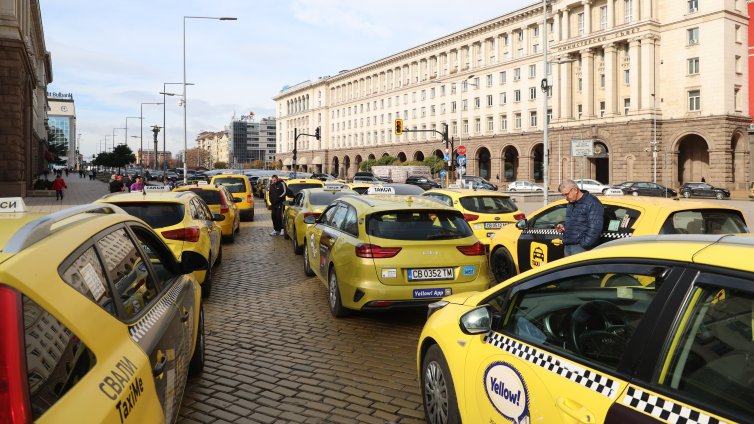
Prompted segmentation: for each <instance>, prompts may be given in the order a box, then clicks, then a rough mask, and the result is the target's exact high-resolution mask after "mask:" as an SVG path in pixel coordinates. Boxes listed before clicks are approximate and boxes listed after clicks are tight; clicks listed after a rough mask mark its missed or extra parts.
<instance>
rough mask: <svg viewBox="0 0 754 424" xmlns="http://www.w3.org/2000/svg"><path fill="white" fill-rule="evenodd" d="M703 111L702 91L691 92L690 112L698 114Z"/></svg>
mask: <svg viewBox="0 0 754 424" xmlns="http://www.w3.org/2000/svg"><path fill="white" fill-rule="evenodd" d="M701 109H702V94H701V91H700V90H690V91H689V112H698V111H700V110H701Z"/></svg>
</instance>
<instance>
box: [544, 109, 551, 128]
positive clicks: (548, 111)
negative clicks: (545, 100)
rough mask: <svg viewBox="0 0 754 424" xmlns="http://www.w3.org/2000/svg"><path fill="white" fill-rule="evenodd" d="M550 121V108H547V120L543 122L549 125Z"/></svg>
mask: <svg viewBox="0 0 754 424" xmlns="http://www.w3.org/2000/svg"><path fill="white" fill-rule="evenodd" d="M550 122H552V109H547V122H545V125H550Z"/></svg>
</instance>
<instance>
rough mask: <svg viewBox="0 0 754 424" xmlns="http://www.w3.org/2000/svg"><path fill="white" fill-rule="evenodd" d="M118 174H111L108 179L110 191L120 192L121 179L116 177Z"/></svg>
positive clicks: (121, 187)
mask: <svg viewBox="0 0 754 424" xmlns="http://www.w3.org/2000/svg"><path fill="white" fill-rule="evenodd" d="M118 177H119V175H113V179H112V180H110V193H120V192H121V191H123V180H120V179H118Z"/></svg>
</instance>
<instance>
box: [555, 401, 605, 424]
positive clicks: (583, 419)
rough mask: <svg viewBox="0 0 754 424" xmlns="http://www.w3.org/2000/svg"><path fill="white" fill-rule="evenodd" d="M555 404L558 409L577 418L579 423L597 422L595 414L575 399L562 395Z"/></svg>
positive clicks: (589, 423) (590, 423)
mask: <svg viewBox="0 0 754 424" xmlns="http://www.w3.org/2000/svg"><path fill="white" fill-rule="evenodd" d="M555 404H556V405H557V407H558V409H560V410H561V411H563V412H565V413H566V415H568V416H569V417H571V418H573V419H575V420H576V421H577V422H579V423H583V424H592V423H594V422H595V421H594V415H593V414H592V413H591V412H590V411H589V410H588V409H586V408H585V407H584V406H583V405H581V404H580V403H578V402H576V401H574V400H571V399H568V398H564V397H560V398H558V400H556V401H555Z"/></svg>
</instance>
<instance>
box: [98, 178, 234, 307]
mask: <svg viewBox="0 0 754 424" xmlns="http://www.w3.org/2000/svg"><path fill="white" fill-rule="evenodd" d="M150 187H154V188H152V189H149V188H150ZM160 188H161V187H160V186H145V191H144V192H143V193H142V192H136V193H112V194H106V195H104V196H102V197H100V198H99V199H97V200H96V201H95V202H97V203H110V204H113V205H117V206H119V207H120V208H121V209H123V210H125V211H126V212H127V213H129V214H131V215H133V216H135V217H137V218H140V219H142V220H144V222H146V223H147V224H149V225H150V226H151V227H152V228H154V230H155V231H156V232H157V234H159V235H160V237H162V239H163V241H164V242H165V243H166V244H167V245H168V247H169V248H170V250H171V251H172V252H173V255H175V257H176V258H180V257H181V255H182V254H183V253H184V252H186V251H193V252H196V253H198V254H200V255H202V256H203V257H204V258H205V259H206V260H207V267H206V268H205V269H204V270H196V271H194V277H195V278H196V279H197V281H200V282H201V285H202V296H204V297H207V296H209V295H210V292H211V291H212V268H213V267H214V266H215V265H220V262H222V257H223V250H222V243H221V242H222V230H221V229H220V226H219V225H218V224H217V221H223V220H224V219H225V217H224V216H223V215H221V214H213V213H212V212H210V210H209V207H208V206H207V204H206V203H205V202H204V200H202V198H201V197H199V196H198V195H197V194H196V193H194V192H192V191H182V192H171V191H164V190H160Z"/></svg>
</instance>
